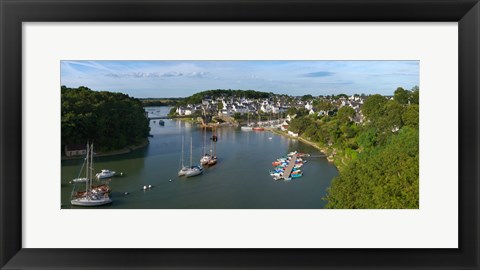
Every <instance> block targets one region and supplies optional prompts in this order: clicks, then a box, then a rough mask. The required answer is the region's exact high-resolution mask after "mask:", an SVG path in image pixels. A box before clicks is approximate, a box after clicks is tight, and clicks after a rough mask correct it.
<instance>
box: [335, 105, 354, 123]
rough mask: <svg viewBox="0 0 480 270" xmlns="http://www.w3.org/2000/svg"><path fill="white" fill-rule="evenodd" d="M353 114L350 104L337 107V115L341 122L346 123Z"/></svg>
mask: <svg viewBox="0 0 480 270" xmlns="http://www.w3.org/2000/svg"><path fill="white" fill-rule="evenodd" d="M354 116H355V110H354V109H353V108H352V107H350V106H343V107H341V108H340V109H338V112H337V117H338V120H340V121H341V122H342V123H347V122H350V121H352V119H353V117H354Z"/></svg>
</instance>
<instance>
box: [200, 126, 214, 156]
mask: <svg viewBox="0 0 480 270" xmlns="http://www.w3.org/2000/svg"><path fill="white" fill-rule="evenodd" d="M206 130H207V129H206V128H205V127H204V128H203V155H202V157H201V158H200V164H202V165H207V164H208V163H209V162H210V160H211V159H212V156H211V155H210V154H207V153H205V144H207V132H206Z"/></svg>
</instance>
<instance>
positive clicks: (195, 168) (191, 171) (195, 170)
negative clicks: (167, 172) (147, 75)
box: [185, 138, 203, 177]
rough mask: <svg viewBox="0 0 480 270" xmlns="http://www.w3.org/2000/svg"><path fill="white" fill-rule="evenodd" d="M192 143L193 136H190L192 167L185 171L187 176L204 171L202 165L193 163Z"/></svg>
mask: <svg viewBox="0 0 480 270" xmlns="http://www.w3.org/2000/svg"><path fill="white" fill-rule="evenodd" d="M192 145H193V142H192V138H190V167H189V168H188V169H187V171H186V172H185V176H186V177H192V176H196V175H199V174H201V173H203V168H202V165H192V152H193V148H192V147H193V146H192Z"/></svg>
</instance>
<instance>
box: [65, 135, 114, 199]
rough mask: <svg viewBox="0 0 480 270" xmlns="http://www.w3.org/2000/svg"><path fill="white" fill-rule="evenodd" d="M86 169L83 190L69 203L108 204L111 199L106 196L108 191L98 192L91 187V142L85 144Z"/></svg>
mask: <svg viewBox="0 0 480 270" xmlns="http://www.w3.org/2000/svg"><path fill="white" fill-rule="evenodd" d="M86 160H87V162H86V164H87V169H86V175H85V178H86V179H87V181H86V182H85V183H86V184H85V192H83V193H82V194H81V195H78V196H76V197H75V198H73V199H72V200H71V201H70V203H71V204H72V205H76V206H99V205H104V204H109V203H111V202H112V199H110V197H109V196H108V192H100V191H99V190H98V189H96V188H92V180H93V144H92V145H88V144H87V158H86Z"/></svg>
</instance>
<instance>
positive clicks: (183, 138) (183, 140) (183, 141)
mask: <svg viewBox="0 0 480 270" xmlns="http://www.w3.org/2000/svg"><path fill="white" fill-rule="evenodd" d="M184 144H185V137H184V136H182V168H183V167H185V165H184V164H183V156H184V153H183V152H184V150H183V145H184Z"/></svg>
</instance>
